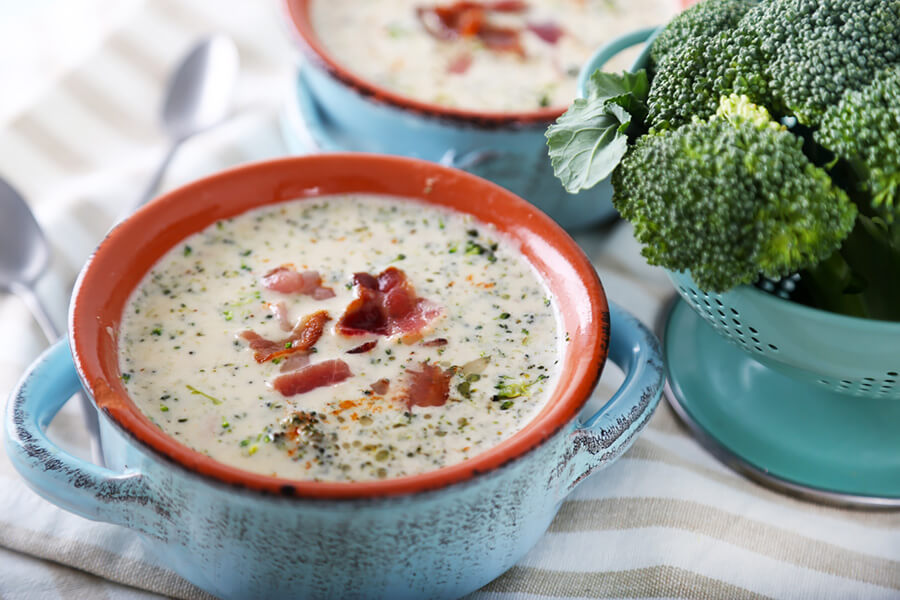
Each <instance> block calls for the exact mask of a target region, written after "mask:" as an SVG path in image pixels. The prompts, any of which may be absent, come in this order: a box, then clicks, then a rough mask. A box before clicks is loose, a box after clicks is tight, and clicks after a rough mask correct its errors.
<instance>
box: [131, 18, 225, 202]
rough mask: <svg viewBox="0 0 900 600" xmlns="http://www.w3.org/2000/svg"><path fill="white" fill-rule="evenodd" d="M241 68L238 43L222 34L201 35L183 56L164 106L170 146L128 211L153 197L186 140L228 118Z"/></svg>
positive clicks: (170, 80)
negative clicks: (204, 36) (235, 43)
mask: <svg viewBox="0 0 900 600" xmlns="http://www.w3.org/2000/svg"><path fill="white" fill-rule="evenodd" d="M239 68H240V59H239V57H238V51H237V47H236V46H235V45H234V42H233V41H232V40H231V38H229V37H228V36H225V35H222V34H216V35H212V36H210V37H206V38H203V39H201V40H200V41H198V42H197V43H196V44H195V45H194V46H193V48H191V50H189V51H188V53H187V54H186V55H185V56H184V58H183V59H182V60H181V62H180V63H179V65H178V67H176V69H175V71H174V72H173V73H172V76H171V77H170V78H169V83H168V86H167V87H166V95H165V101H164V102H163V107H162V115H161V118H162V127H163V130H164V131H165V132H166V135H167V136H168V137H169V148H168V150H167V151H166V155H165V157H164V158H163V159H162V161H160V163H159V166H158V167H157V168H156V172H155V173H154V174H153V177H151V179H150V182H149V183H148V184H147V187H146V189H145V190H144V193H143V195H141V196H140V198H139V199H138V200H137V202H135V203H134V204H133V205H132V206H131V207H130V210H128V214H130V213H131V212H133V211H134V210H135V209H137V208H138V207H140V206H143V205H144V204H146V203H147V202H149V201H150V200H152V199H153V197H154V196H155V195H156V190H157V189H158V188H159V184H160V182H162V178H163V175H164V174H165V172H166V169H167V168H168V166H169V163H170V162H171V161H172V159H173V158H174V157H175V153H176V152H177V151H178V148H179V146H181V144H182V143H183V142H184V141H185V140H187V139H188V138H190V137H192V136H194V135H196V134H198V133H200V132H202V131H205V130H207V129H209V128H211V127H214V126H215V125H218V124H219V123H221V122H222V121H224V120H225V118H226V117H227V116H228V111H229V109H230V108H231V98H232V95H233V92H234V87H235V84H236V83H237V77H238V70H239ZM125 216H127V214H126V215H125Z"/></svg>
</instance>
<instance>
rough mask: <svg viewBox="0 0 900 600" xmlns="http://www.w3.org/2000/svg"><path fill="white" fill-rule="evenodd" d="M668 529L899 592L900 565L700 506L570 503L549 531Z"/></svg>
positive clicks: (655, 501)
mask: <svg viewBox="0 0 900 600" xmlns="http://www.w3.org/2000/svg"><path fill="white" fill-rule="evenodd" d="M646 527H667V528H671V529H680V530H683V531H688V532H691V533H696V534H700V535H704V536H708V537H710V538H713V539H716V540H719V541H722V542H726V543H728V544H731V545H733V546H736V547H738V548H744V549H746V550H750V551H751V552H755V553H757V554H759V555H761V556H767V557H769V558H774V559H776V560H779V561H781V562H784V563H788V564H792V565H796V566H798V567H804V568H807V569H812V570H814V571H819V572H821V573H827V574H829V575H834V576H837V577H846V578H848V579H854V580H857V581H861V582H864V583H870V584H873V585H878V586H881V587H886V588H892V589H897V590H900V562H898V561H894V560H890V559H886V558H881V557H878V556H873V555H869V554H863V553H861V552H856V551H853V550H848V549H847V548H842V547H841V546H837V545H835V544H832V543H829V542H824V541H821V540H817V539H813V538H810V537H808V536H805V535H802V534H798V533H794V532H792V531H789V530H787V529H784V528H782V527H777V526H775V525H770V524H768V523H764V522H762V521H757V520H754V519H749V518H746V517H742V516H741V515H738V514H734V513H731V512H727V511H724V510H721V509H719V508H716V507H715V506H712V505H709V504H704V503H701V502H693V501H688V500H676V499H673V498H609V499H602V500H570V501H568V502H565V503H564V504H563V505H562V508H561V509H560V511H559V514H557V516H556V519H554V521H553V523H552V524H551V525H550V529H549V531H551V532H554V533H563V532H577V531H610V530H624V529H640V528H646Z"/></svg>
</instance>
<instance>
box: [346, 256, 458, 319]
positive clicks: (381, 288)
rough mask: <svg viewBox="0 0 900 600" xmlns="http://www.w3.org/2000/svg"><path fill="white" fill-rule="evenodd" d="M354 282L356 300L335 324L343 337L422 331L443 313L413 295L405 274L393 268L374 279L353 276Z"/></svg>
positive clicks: (437, 307)
mask: <svg viewBox="0 0 900 600" xmlns="http://www.w3.org/2000/svg"><path fill="white" fill-rule="evenodd" d="M353 281H354V283H355V285H356V294H357V297H356V299H355V300H353V301H352V302H351V303H350V305H349V306H348V307H347V310H346V311H345V312H344V314H343V316H342V317H341V318H340V320H339V321H338V324H337V331H338V333H340V334H342V335H346V336H353V335H366V334H373V333H374V334H376V335H393V334H395V333H403V334H410V333H414V332H418V331H420V330H422V329H424V328H425V327H426V326H427V325H428V324H429V323H430V322H431V321H432V320H434V319H435V318H437V317H438V316H439V315H440V314H441V312H442V309H441V307H440V306H438V305H436V304H435V303H433V302H431V301H430V300H426V299H425V298H419V297H418V296H416V290H415V288H413V286H412V284H411V283H410V282H409V281H408V280H407V279H406V273H404V272H403V271H401V270H400V269H397V268H396V267H388V268H387V269H385V270H384V271H382V272H381V273H379V274H378V276H377V277H376V276H373V275H370V274H369V273H356V274H355V275H354V276H353Z"/></svg>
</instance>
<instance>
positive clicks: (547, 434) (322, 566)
mask: <svg viewBox="0 0 900 600" xmlns="http://www.w3.org/2000/svg"><path fill="white" fill-rule="evenodd" d="M423 190H427V192H423ZM350 192H363V193H379V194H390V195H396V196H406V197H417V198H420V199H421V200H422V201H423V202H428V203H435V204H439V205H442V206H447V207H450V208H453V209H455V210H459V211H463V212H468V213H469V214H472V215H474V216H475V217H476V218H479V219H481V220H483V221H486V222H489V223H492V224H494V226H496V227H497V228H498V229H499V230H501V231H504V232H506V233H507V234H508V235H509V236H511V237H512V238H513V239H514V240H515V241H516V242H517V243H518V244H519V246H520V248H521V250H522V253H523V255H524V256H525V257H526V258H527V259H528V260H529V261H530V262H531V263H532V264H533V265H534V266H535V268H536V269H537V270H538V271H539V272H540V273H541V274H542V276H543V277H544V279H545V280H546V281H547V283H548V286H549V288H550V290H551V292H552V293H553V294H554V295H555V296H556V297H557V299H558V301H559V304H560V312H561V315H562V320H563V324H564V327H565V328H566V331H567V332H569V333H570V335H571V337H570V341H569V345H568V349H567V350H566V351H565V352H564V354H563V356H561V358H560V361H561V365H562V369H563V371H562V372H563V375H562V377H561V378H560V383H559V384H558V386H557V388H556V389H555V390H554V392H553V395H552V398H551V400H550V401H549V403H548V405H547V407H546V408H545V409H544V410H543V411H542V412H541V413H540V414H539V415H538V416H537V417H536V418H535V419H534V420H533V421H532V422H531V423H529V424H528V425H527V426H526V427H525V428H524V429H523V430H522V431H520V432H519V433H517V434H516V435H514V436H512V437H511V438H510V439H508V440H506V441H504V442H502V443H501V444H499V445H497V446H495V447H494V448H492V449H490V450H488V451H486V452H484V453H482V454H480V455H478V456H475V457H473V458H471V459H469V460H467V461H464V462H463V463H460V464H458V465H452V466H450V467H445V468H442V469H438V470H435V471H432V472H428V473H424V474H422V475H416V476H412V477H402V478H396V479H388V480H383V481H375V482H356V483H335V482H314V481H302V480H292V479H287V478H277V477H272V476H264V475H258V474H253V473H249V472H246V471H241V470H240V469H237V468H235V467H230V466H228V465H224V464H222V463H218V462H216V461H213V460H212V459H210V458H209V457H207V456H205V455H203V454H201V453H199V452H196V451H194V450H192V449H191V448H189V447H187V446H184V445H182V444H181V443H179V442H178V441H177V440H175V439H174V438H171V437H169V436H168V435H166V434H165V433H163V432H162V430H161V429H159V428H158V427H156V426H154V425H153V423H152V422H151V421H150V420H149V419H148V418H147V417H146V416H144V415H143V414H141V413H140V411H139V410H138V409H137V407H136V406H135V405H134V403H133V402H132V401H131V399H130V398H129V397H128V396H127V393H126V391H125V389H124V387H123V386H122V383H121V381H120V378H121V376H120V372H119V369H118V359H117V350H116V349H117V343H116V335H117V333H116V332H117V331H118V327H119V321H120V319H121V314H122V310H123V309H124V307H125V306H126V302H127V298H128V296H129V294H130V291H131V290H132V289H134V287H135V286H136V285H137V284H138V283H139V282H140V280H141V278H142V277H143V275H144V274H145V273H146V272H147V271H148V270H149V269H150V268H151V267H152V265H153V264H154V263H155V262H156V260H157V259H158V258H159V257H160V256H162V255H163V254H164V253H165V252H166V251H167V250H168V249H169V248H171V247H172V246H174V245H176V244H178V243H179V242H180V241H181V240H183V239H184V238H185V237H186V236H187V235H190V234H191V233H193V232H196V231H199V230H201V229H203V228H204V227H206V226H208V225H210V224H212V223H214V222H215V221H217V220H219V219H222V218H228V217H231V216H234V215H237V214H240V213H242V212H245V211H246V210H248V209H250V208H254V207H256V206H259V205H263V204H268V203H273V202H279V201H284V200H289V199H293V198H298V197H299V198H306V197H309V198H315V197H317V196H320V195H325V194H333V193H350ZM69 332H70V335H69V345H68V347H67V344H66V343H64V342H60V343H59V344H57V345H56V346H54V347H53V348H51V349H50V350H48V351H47V352H46V353H44V354H43V356H41V357H40V358H39V359H38V360H37V362H36V363H35V364H34V365H33V366H32V367H31V369H29V371H28V373H27V374H26V375H25V376H24V378H23V379H22V381H21V383H20V384H19V386H18V387H17V389H16V390H15V392H14V394H13V397H12V399H11V401H10V402H9V405H8V406H9V407H8V411H7V414H6V419H5V432H6V449H7V452H8V454H9V456H10V458H11V460H12V463H13V464H14V465H15V467H16V468H17V469H18V471H19V472H20V473H21V474H22V475H23V477H25V479H26V480H27V482H28V484H29V485H30V486H31V487H32V488H33V489H34V490H35V491H37V492H38V493H39V494H41V495H42V496H44V497H45V498H47V499H49V500H50V501H51V502H54V503H55V504H57V505H59V506H61V507H63V508H65V509H67V510H69V511H72V512H74V513H77V514H79V515H82V516H84V517H87V518H89V519H95V520H100V521H106V522H110V523H115V524H118V525H122V526H124V527H128V528H131V529H133V530H135V531H136V532H138V533H139V534H140V535H141V536H142V537H143V539H144V540H145V541H146V543H147V544H148V545H149V547H150V549H151V551H152V552H154V553H155V554H156V556H157V557H158V560H159V561H160V563H161V564H163V565H166V566H168V567H169V568H170V569H172V570H174V571H175V572H177V573H178V574H180V575H182V576H183V577H185V578H186V579H188V580H189V581H191V582H192V583H194V584H196V585H197V586H199V587H200V588H202V589H204V590H206V591H208V592H210V593H212V594H215V595H217V596H220V597H223V598H286V597H292V598H293V597H303V598H454V597H458V596H461V595H463V594H466V593H468V592H470V591H473V590H475V589H478V588H479V587H481V586H483V585H484V584H486V583H487V582H489V581H490V580H492V579H494V578H495V577H497V576H498V575H500V574H501V573H503V572H504V571H505V570H506V569H508V568H509V567H511V566H512V565H513V564H515V563H516V562H517V561H518V560H519V559H520V558H521V557H522V556H523V555H524V554H525V553H526V552H527V551H528V550H529V549H530V548H531V546H532V545H533V544H534V543H535V542H537V540H538V539H539V538H540V536H541V535H542V534H543V532H544V531H545V530H546V528H547V527H548V525H549V524H550V522H551V520H552V519H553V517H554V515H555V514H556V511H557V510H558V509H559V506H560V504H561V502H562V500H563V498H564V497H565V496H566V494H568V493H569V492H570V491H571V490H572V489H573V488H574V487H575V486H576V485H577V484H578V483H579V482H580V481H582V480H584V478H585V477H587V476H588V475H590V474H591V473H593V472H594V471H596V470H598V469H601V468H603V467H604V466H606V465H608V464H610V463H611V462H612V461H613V460H615V459H616V458H617V457H618V456H620V455H621V454H622V452H624V451H625V450H626V449H627V448H628V447H629V446H630V445H631V443H632V442H633V441H634V439H635V436H636V435H637V434H638V433H639V432H640V430H641V429H642V427H643V426H644V425H645V424H646V422H647V421H648V419H649V418H650V416H651V414H652V412H653V409H654V408H655V407H656V405H657V403H658V401H659V395H660V391H661V388H662V383H663V374H662V362H661V359H660V351H659V348H658V344H657V342H656V340H655V339H654V337H653V336H652V334H651V333H650V332H649V331H647V329H645V328H644V327H643V326H642V325H641V324H640V323H639V322H638V321H637V320H635V319H634V318H633V317H632V316H630V315H629V314H628V313H627V312H625V311H624V310H622V309H620V308H619V307H617V306H614V305H613V306H611V307H608V306H607V303H606V300H605V297H604V294H603V291H602V288H601V286H600V284H599V281H598V280H597V277H596V273H595V272H594V270H593V267H592V266H591V264H590V262H589V261H588V260H587V258H586V257H585V256H584V254H583V252H581V250H580V249H579V248H578V246H577V245H576V244H575V242H574V241H572V239H571V238H569V237H568V235H566V234H565V232H563V231H562V230H561V229H560V228H559V227H558V226H557V225H556V224H554V223H553V222H552V221H551V220H550V219H549V218H548V217H546V216H545V215H543V214H541V213H540V212H538V211H537V210H536V209H535V208H533V207H532V206H530V205H529V204H528V203H526V202H524V201H523V200H521V199H519V198H516V197H515V196H513V195H512V194H511V193H509V192H508V191H506V190H504V189H502V188H500V187H498V186H496V185H493V184H491V183H490V182H487V181H484V180H482V179H479V178H476V177H473V176H471V175H468V174H465V173H462V172H460V171H457V170H453V169H447V168H444V167H441V166H439V165H436V164H434V163H430V162H424V161H416V160H411V159H405V158H399V157H383V156H369V155H319V156H312V157H304V158H293V159H282V160H277V161H270V162H266V163H258V164H255V165H248V166H245V167H241V168H238V169H234V170H231V171H226V172H224V173H220V174H218V175H215V176H213V177H209V178H207V179H203V180H200V181H198V182H195V183H193V184H191V185H189V186H186V187H184V188H181V189H179V190H176V191H174V192H171V193H170V194H168V195H166V196H164V197H161V198H159V199H158V200H156V201H154V202H152V203H150V204H149V205H147V206H145V207H144V208H142V209H141V210H140V211H138V212H137V213H136V214H135V215H133V216H132V217H131V218H130V219H128V220H126V221H125V222H123V223H122V224H120V225H119V226H118V227H117V228H116V229H115V230H113V231H112V232H111V233H110V234H109V236H108V237H107V238H106V239H105V240H104V241H103V243H102V244H101V245H100V247H99V248H98V250H97V251H96V253H95V254H94V255H93V256H92V258H91V260H90V261H89V263H88V264H87V265H86V266H85V269H84V270H83V271H82V273H81V276H80V277H79V283H78V285H77V287H76V291H75V295H74V297H73V301H72V308H71V314H70V325H69ZM70 348H71V352H70ZM607 350H608V355H609V357H610V358H611V359H612V360H613V362H615V363H616V364H618V365H619V366H620V367H621V368H622V369H623V370H624V371H625V374H626V378H625V381H624V383H623V385H622V387H621V389H619V390H618V392H617V393H616V394H615V395H614V396H613V398H612V399H610V400H609V401H608V402H606V403H605V404H604V405H603V406H602V407H601V408H599V410H597V412H596V413H595V414H593V415H591V416H590V417H589V418H587V419H585V420H582V419H580V417H579V412H580V411H581V409H582V408H583V406H584V405H585V403H586V402H587V401H588V399H589V397H590V395H591V391H592V389H593V387H594V385H595V383H596V379H597V377H598V376H599V372H600V370H601V369H602V368H603V363H604V361H605V358H606V355H607ZM80 389H83V390H84V391H85V392H86V393H87V394H88V395H89V396H90V397H91V398H92V399H93V401H94V403H95V404H96V405H97V406H98V408H99V410H100V414H101V434H102V442H103V450H104V456H105V460H106V463H107V465H108V466H107V468H101V467H97V466H95V465H93V464H90V463H87V462H85V461H83V460H80V459H78V458H76V457H74V456H72V455H70V454H68V453H67V452H66V451H64V450H62V449H60V448H59V447H58V446H56V445H55V444H54V443H53V442H52V441H51V440H50V439H49V438H48V437H47V435H46V432H45V430H46V427H47V425H48V424H49V423H50V421H51V420H52V419H53V417H54V415H55V414H56V413H57V412H58V411H59V409H60V408H61V406H62V405H63V404H64V403H65V401H66V399H67V398H69V397H70V396H71V395H72V394H73V393H74V392H76V391H78V390H80Z"/></svg>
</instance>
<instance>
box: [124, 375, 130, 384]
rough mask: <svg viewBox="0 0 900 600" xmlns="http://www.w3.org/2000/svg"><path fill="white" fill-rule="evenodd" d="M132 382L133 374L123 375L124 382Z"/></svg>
mask: <svg viewBox="0 0 900 600" xmlns="http://www.w3.org/2000/svg"><path fill="white" fill-rule="evenodd" d="M130 380H131V373H122V381H124V382H125V383H128V382H129V381H130Z"/></svg>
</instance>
